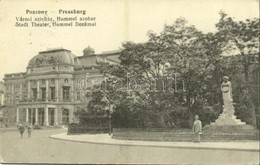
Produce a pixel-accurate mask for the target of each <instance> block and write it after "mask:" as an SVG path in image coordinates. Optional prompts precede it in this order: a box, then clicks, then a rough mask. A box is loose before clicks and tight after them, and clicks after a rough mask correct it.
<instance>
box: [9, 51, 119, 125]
mask: <svg viewBox="0 0 260 165" xmlns="http://www.w3.org/2000/svg"><path fill="white" fill-rule="evenodd" d="M83 52H84V55H83V56H75V55H74V54H72V53H71V51H69V50H66V49H63V48H59V49H52V50H47V51H42V52H39V54H38V55H36V56H34V57H33V58H32V59H31V60H30V61H29V63H28V66H27V68H26V72H23V73H12V74H6V75H5V77H4V81H5V91H6V93H5V102H6V107H5V108H6V114H5V115H6V116H7V117H8V119H9V122H10V123H13V124H15V123H20V122H28V123H31V124H33V125H40V126H56V125H67V124H69V123H72V122H75V121H76V120H77V119H76V118H75V116H74V112H75V111H77V110H80V109H86V107H87V104H88V101H89V99H90V98H88V97H86V92H87V91H86V90H84V89H85V88H84V86H86V83H93V82H94V81H95V83H98V82H101V81H103V79H104V77H103V75H102V74H101V72H100V66H101V65H102V63H112V64H118V63H119V59H118V56H119V53H120V51H110V52H103V53H101V54H95V53H94V51H93V50H91V48H86V49H85V50H84V51H83Z"/></svg>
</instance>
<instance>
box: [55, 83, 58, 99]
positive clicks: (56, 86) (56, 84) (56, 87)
mask: <svg viewBox="0 0 260 165" xmlns="http://www.w3.org/2000/svg"><path fill="white" fill-rule="evenodd" d="M55 90H56V92H55V93H56V94H55V96H56V98H57V99H56V101H57V102H59V80H58V79H56V80H55Z"/></svg>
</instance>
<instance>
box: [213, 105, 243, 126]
mask: <svg viewBox="0 0 260 165" xmlns="http://www.w3.org/2000/svg"><path fill="white" fill-rule="evenodd" d="M226 107H228V109H226V108H225V106H224V107H223V112H222V113H221V114H220V115H219V117H218V119H217V120H216V121H215V122H213V123H211V125H245V124H246V123H245V122H242V121H241V120H240V119H237V117H236V116H235V115H234V112H235V110H234V106H233V104H232V102H231V103H230V105H229V106H226Z"/></svg>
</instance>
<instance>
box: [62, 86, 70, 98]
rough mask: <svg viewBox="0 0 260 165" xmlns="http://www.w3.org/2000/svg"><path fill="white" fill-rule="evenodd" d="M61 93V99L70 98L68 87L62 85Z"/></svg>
mask: <svg viewBox="0 0 260 165" xmlns="http://www.w3.org/2000/svg"><path fill="white" fill-rule="evenodd" d="M62 94H63V100H64V101H69V100H70V87H63V88H62Z"/></svg>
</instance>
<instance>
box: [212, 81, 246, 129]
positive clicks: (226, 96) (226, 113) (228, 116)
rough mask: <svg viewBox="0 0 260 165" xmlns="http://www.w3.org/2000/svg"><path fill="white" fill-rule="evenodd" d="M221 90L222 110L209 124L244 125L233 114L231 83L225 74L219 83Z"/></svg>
mask: <svg viewBox="0 0 260 165" xmlns="http://www.w3.org/2000/svg"><path fill="white" fill-rule="evenodd" d="M221 91H222V96H223V102H224V105H223V112H222V113H221V114H220V115H219V117H218V119H217V120H216V121H215V122H213V123H211V125H244V124H246V123H245V122H241V120H239V119H237V118H236V116H235V108H234V106H233V97H232V85H231V82H230V81H229V78H228V77H227V76H224V77H223V82H222V84H221Z"/></svg>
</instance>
